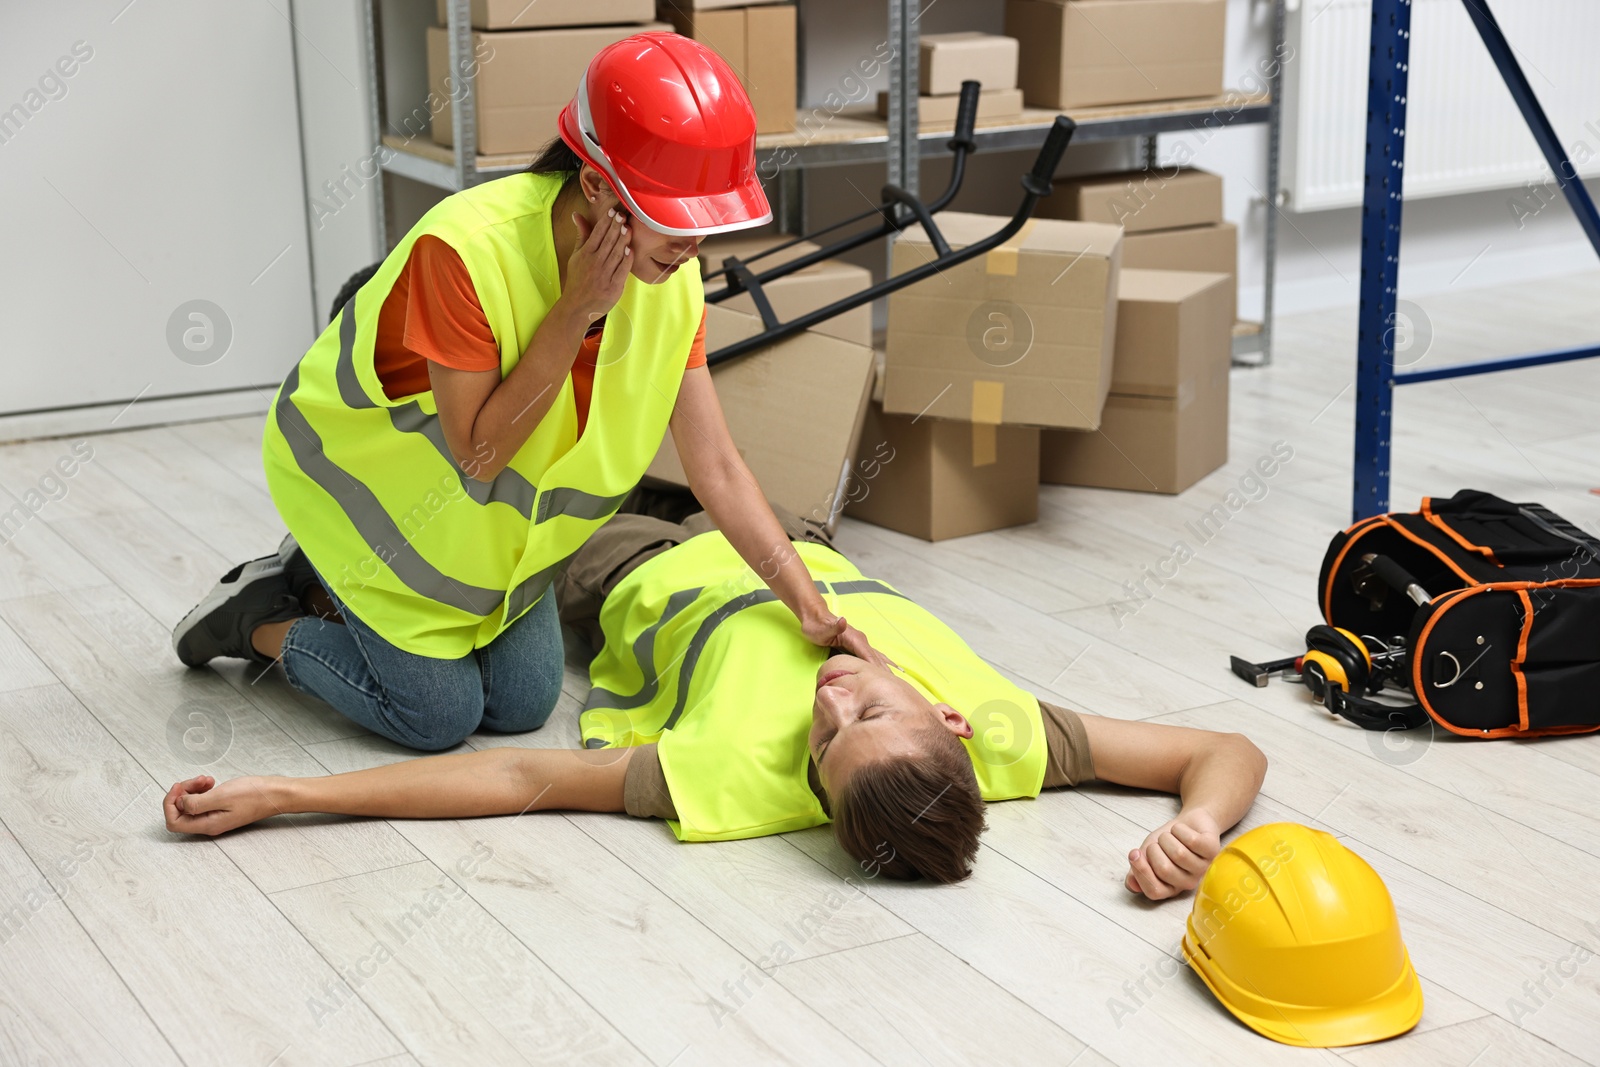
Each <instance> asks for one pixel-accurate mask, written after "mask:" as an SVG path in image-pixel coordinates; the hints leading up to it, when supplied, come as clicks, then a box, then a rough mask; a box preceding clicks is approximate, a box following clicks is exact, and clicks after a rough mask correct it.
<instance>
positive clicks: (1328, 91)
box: [1283, 0, 1600, 211]
mask: <svg viewBox="0 0 1600 1067" xmlns="http://www.w3.org/2000/svg"><path fill="white" fill-rule="evenodd" d="M1478 2H1482V0H1478ZM1489 3H1490V7H1491V10H1493V12H1494V14H1495V17H1496V18H1497V19H1498V20H1499V22H1500V27H1501V29H1502V30H1504V31H1505V35H1506V39H1507V40H1508V41H1510V43H1511V47H1512V49H1513V51H1514V52H1515V54H1516V56H1517V59H1518V61H1519V62H1520V63H1521V64H1522V69H1523V72H1524V73H1525V74H1526V75H1527V77H1528V81H1529V83H1530V84H1531V85H1532V86H1533V90H1534V93H1535V95H1537V96H1538V98H1539V102H1540V103H1541V104H1542V105H1543V106H1544V109H1545V114H1547V115H1548V116H1549V117H1550V121H1551V123H1552V124H1553V125H1554V126H1555V128H1556V135H1557V136H1558V137H1559V139H1560V140H1561V143H1562V145H1564V146H1565V147H1566V150H1567V153H1568V156H1569V157H1570V158H1571V159H1572V162H1573V164H1574V165H1575V166H1576V167H1577V168H1578V171H1579V173H1581V174H1584V175H1586V176H1592V175H1597V174H1600V63H1597V62H1596V61H1595V56H1594V52H1595V48H1596V46H1597V45H1600V2H1597V0H1489ZM1289 8H1290V11H1289V19H1288V24H1287V26H1286V27H1285V33H1286V39H1287V42H1288V44H1289V46H1290V47H1292V48H1293V49H1294V51H1293V53H1292V58H1291V59H1290V61H1289V62H1288V63H1286V64H1285V65H1284V105H1285V106H1284V145H1283V167H1284V170H1283V174H1284V180H1283V185H1284V189H1285V191H1286V192H1287V194H1288V207H1289V208H1290V209H1291V210H1295V211H1319V210H1323V209H1325V208H1335V207H1350V206H1352V205H1358V204H1360V203H1361V185H1362V172H1363V168H1364V166H1365V153H1366V131H1367V53H1368V47H1369V45H1368V39H1369V35H1370V32H1371V26H1372V5H1371V3H1370V0H1290V4H1289ZM1410 74H1411V82H1410V87H1409V90H1408V94H1407V95H1408V100H1407V111H1408V114H1407V121H1406V127H1407V129H1406V167H1405V195H1406V197H1407V198H1408V199H1411V198H1415V197H1423V196H1443V195H1445V194H1448V193H1461V192H1471V191H1475V190H1481V189H1505V188H1512V187H1518V186H1522V185H1524V184H1525V183H1527V182H1534V183H1543V182H1545V181H1548V180H1549V179H1550V177H1551V172H1550V169H1549V167H1547V166H1546V165H1545V162H1544V157H1543V156H1542V155H1541V154H1540V152H1539V148H1538V146H1537V145H1536V144H1535V143H1534V140H1533V135H1532V134H1530V133H1529V132H1528V127H1527V125H1526V124H1525V123H1524V122H1523V120H1522V113H1521V112H1520V111H1518V110H1517V105H1516V104H1515V103H1514V102H1513V101H1512V99H1511V94H1510V92H1508V91H1507V89H1506V87H1505V83H1504V82H1503V81H1502V80H1501V78H1500V73H1499V71H1498V70H1496V69H1495V65H1494V63H1493V61H1491V60H1490V59H1489V53H1488V52H1487V50H1485V49H1484V47H1483V41H1482V39H1481V38H1479V36H1478V32H1477V30H1475V29H1474V28H1473V25H1472V21H1471V20H1470V19H1469V18H1468V17H1467V14H1466V12H1465V10H1463V8H1462V0H1414V3H1413V5H1412V15H1411V72H1410ZM1546 195H1548V194H1546Z"/></svg>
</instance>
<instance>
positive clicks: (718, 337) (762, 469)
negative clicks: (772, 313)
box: [645, 304, 872, 523]
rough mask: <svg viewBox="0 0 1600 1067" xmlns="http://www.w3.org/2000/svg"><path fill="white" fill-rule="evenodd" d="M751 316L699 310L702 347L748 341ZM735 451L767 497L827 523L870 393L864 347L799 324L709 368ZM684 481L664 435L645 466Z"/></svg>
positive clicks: (754, 321)
mask: <svg viewBox="0 0 1600 1067" xmlns="http://www.w3.org/2000/svg"><path fill="white" fill-rule="evenodd" d="M760 332H761V320H760V319H758V318H757V317H756V316H754V315H746V314H744V313H743V312H739V311H732V310H729V309H728V308H725V307H719V306H718V305H716V304H709V305H707V306H706V350H707V351H715V350H716V349H718V348H721V347H723V346H724V345H728V344H731V343H733V342H734V341H738V340H742V339H744V338H746V337H753V336H755V335H756V334H758V333H760ZM711 378H712V381H713V382H715V383H716V387H717V396H718V398H719V399H720V400H721V401H722V410H723V413H724V415H726V417H727V420H728V430H729V432H730V433H731V434H732V436H733V442H734V445H735V446H736V447H737V448H738V450H739V455H741V456H743V457H744V461H745V463H746V464H748V465H749V467H750V470H751V472H752V473H753V474H754V475H755V476H756V481H757V482H758V483H760V485H761V489H762V491H763V492H765V493H766V494H767V496H768V497H769V498H770V499H772V500H775V501H777V502H778V503H779V504H782V505H783V506H784V507H786V508H788V509H789V510H790V511H792V512H794V513H795V514H797V515H800V516H801V517H803V518H815V519H816V520H817V521H819V522H824V523H826V522H828V521H830V516H833V515H836V514H837V512H838V510H839V508H840V507H842V504H843V496H842V486H843V485H844V481H845V477H846V475H848V474H849V472H850V465H851V462H852V461H853V459H854V458H855V454H856V445H857V442H858V441H859V439H860V436H861V424H862V421H863V420H864V419H865V418H866V411H867V400H868V396H869V394H870V392H871V390H872V349H871V348H869V347H866V346H863V345H858V344H852V343H851V342H849V341H844V340H841V339H840V338H837V337H829V336H828V335H826V334H821V333H817V332H816V331H814V330H808V331H806V332H805V333H802V334H800V335H798V336H796V337H791V338H789V339H788V340H786V341H781V342H779V343H778V344H776V345H774V346H772V347H771V348H767V349H765V350H763V351H760V352H756V353H754V354H752V355H749V356H744V357H742V358H740V359H736V360H734V361H732V362H731V363H724V364H721V365H719V366H717V367H713V368H712V370H711ZM645 473H646V474H647V475H648V476H649V477H652V478H657V479H660V480H662V481H665V482H668V483H670V484H673V485H681V486H687V485H688V484H689V482H688V479H687V478H686V477H685V476H684V473H683V466H682V464H681V463H680V462H679V460H678V450H677V447H676V445H675V443H674V441H673V439H672V435H671V434H668V435H667V437H666V439H665V440H664V441H663V442H662V445H661V450H660V451H659V452H658V453H656V458H655V459H654V460H653V461H652V462H651V464H650V467H649V469H648V470H647V471H646V472H645Z"/></svg>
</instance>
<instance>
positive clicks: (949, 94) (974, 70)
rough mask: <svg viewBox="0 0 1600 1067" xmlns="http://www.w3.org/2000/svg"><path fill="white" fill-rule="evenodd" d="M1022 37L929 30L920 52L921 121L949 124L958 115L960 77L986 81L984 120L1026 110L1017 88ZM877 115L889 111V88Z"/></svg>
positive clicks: (880, 99) (980, 99)
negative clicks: (1020, 40)
mask: <svg viewBox="0 0 1600 1067" xmlns="http://www.w3.org/2000/svg"><path fill="white" fill-rule="evenodd" d="M1018 54H1019V49H1018V45H1017V42H1016V40H1015V39H1014V38H1011V37H1001V36H999V35H997V34H992V33H930V34H927V35H926V36H924V37H923V38H922V46H921V51H920V52H919V53H918V65H917V77H918V79H919V83H920V84H919V88H918V90H917V92H918V95H917V121H918V124H919V125H920V126H923V127H929V126H948V125H950V124H951V123H953V122H955V120H956V111H957V108H958V105H959V104H960V101H961V83H962V82H964V81H975V82H977V83H978V84H979V85H980V86H982V90H981V93H980V95H979V97H978V118H979V119H980V120H990V121H993V120H1003V119H1008V118H1020V117H1021V116H1022V90H1021V89H1018V88H1017V57H1018ZM878 117H879V118H888V117H889V94H888V93H886V92H882V93H879V94H878Z"/></svg>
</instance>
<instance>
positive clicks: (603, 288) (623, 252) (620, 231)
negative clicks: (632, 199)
mask: <svg viewBox="0 0 1600 1067" xmlns="http://www.w3.org/2000/svg"><path fill="white" fill-rule="evenodd" d="M572 221H573V223H574V224H575V225H576V226H577V227H578V247H577V248H574V249H573V250H572V256H571V257H570V258H569V259H568V260H567V286H566V289H565V290H564V291H563V292H562V294H561V297H562V299H564V300H567V301H568V302H569V303H570V304H571V306H572V308H573V309H574V310H575V311H576V312H577V313H578V314H579V315H581V316H582V317H583V325H584V329H588V328H589V326H590V325H591V324H593V323H594V321H595V320H596V319H598V318H600V317H601V316H603V315H605V314H606V313H607V312H608V311H610V310H611V309H612V308H613V307H615V306H616V304H617V301H618V300H620V299H622V286H623V284H624V283H625V282H626V281H627V280H628V272H629V271H630V270H632V269H633V250H632V249H630V248H629V247H628V238H629V235H630V233H631V232H632V231H631V228H630V227H629V225H628V220H627V217H626V215H625V214H624V213H623V212H622V211H621V210H620V209H618V208H612V209H611V210H609V211H607V212H606V215H605V217H604V218H602V219H600V221H599V222H595V223H591V222H590V221H589V220H588V219H586V218H584V217H583V216H582V215H579V214H577V213H576V212H574V213H573V215H572Z"/></svg>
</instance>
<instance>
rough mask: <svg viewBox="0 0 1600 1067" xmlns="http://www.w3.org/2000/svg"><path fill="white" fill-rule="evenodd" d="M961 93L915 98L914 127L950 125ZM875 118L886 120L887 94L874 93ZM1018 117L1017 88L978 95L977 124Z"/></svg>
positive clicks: (1019, 93) (924, 127)
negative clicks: (875, 96) (875, 98)
mask: <svg viewBox="0 0 1600 1067" xmlns="http://www.w3.org/2000/svg"><path fill="white" fill-rule="evenodd" d="M960 107H961V94H960V93H956V94H954V95H945V96H919V97H917V127H918V128H919V129H927V128H928V127H930V126H954V125H955V121H956V112H957V111H958V110H960ZM878 117H879V118H880V119H886V118H888V117H889V94H888V93H887V92H881V93H879V94H878ZM1021 117H1022V90H1021V89H994V90H988V89H985V90H984V91H983V92H981V93H979V94H978V121H979V122H982V121H983V120H984V119H991V120H993V119H1006V118H1021Z"/></svg>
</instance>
